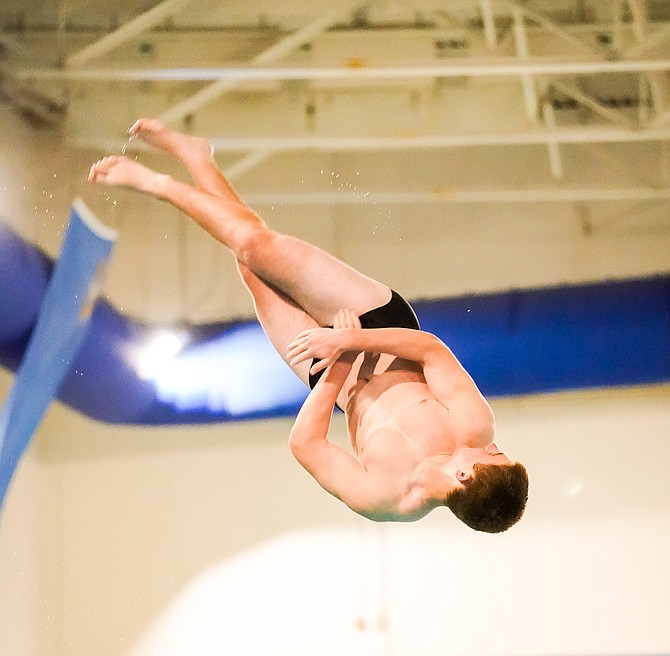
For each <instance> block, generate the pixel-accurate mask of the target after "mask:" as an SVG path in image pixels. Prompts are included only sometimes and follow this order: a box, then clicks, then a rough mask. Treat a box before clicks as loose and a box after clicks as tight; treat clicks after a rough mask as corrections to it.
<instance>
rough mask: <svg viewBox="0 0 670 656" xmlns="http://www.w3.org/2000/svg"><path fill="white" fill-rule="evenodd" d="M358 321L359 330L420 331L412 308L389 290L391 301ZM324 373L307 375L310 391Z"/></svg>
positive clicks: (363, 315)
mask: <svg viewBox="0 0 670 656" xmlns="http://www.w3.org/2000/svg"><path fill="white" fill-rule="evenodd" d="M359 319H360V322H361V328H411V329H412V330H421V328H420V327H419V320H418V319H417V318H416V314H414V310H413V309H412V306H411V305H410V304H409V303H408V302H407V301H406V300H405V299H404V298H403V297H402V296H401V295H400V294H398V293H397V292H395V291H393V290H391V300H390V301H389V302H388V303H387V304H386V305H382V306H381V307H378V308H375V309H374V310H370V311H369V312H364V313H363V314H361V316H360V317H359ZM318 361H319V360H318V358H314V360H312V366H313V365H314V364H315V363H316V362H318ZM324 371H325V370H323V371H319V372H318V373H317V374H310V375H309V387H310V389H314V386H315V385H316V384H317V382H318V381H319V378H321V376H322V375H323V373H324Z"/></svg>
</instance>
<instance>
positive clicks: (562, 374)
mask: <svg viewBox="0 0 670 656" xmlns="http://www.w3.org/2000/svg"><path fill="white" fill-rule="evenodd" d="M416 310H417V315H418V316H419V319H420V321H421V325H422V328H423V329H424V330H428V331H430V332H434V333H435V334H437V335H438V336H439V337H440V338H441V339H442V340H443V341H444V342H446V343H447V344H449V346H450V347H451V348H452V350H453V351H454V353H455V354H456V355H457V357H458V358H459V359H460V360H461V362H462V363H463V364H464V366H465V367H466V368H467V369H468V371H470V373H471V374H472V376H473V378H474V379H475V380H476V381H477V384H478V385H479V387H480V389H481V390H482V392H484V394H486V395H493V396H496V395H515V394H533V393H538V392H553V391H558V390H566V389H579V388H593V387H611V386H620V385H639V384H648V383H658V382H666V381H669V380H670V277H667V276H665V277H659V278H654V279H645V280H633V281H622V282H609V283H598V284H591V285H578V286H569V287H559V288H548V289H540V290H524V291H513V292H506V293H502V294H489V295H478V296H469V297H462V298H458V299H452V300H446V301H438V302H422V303H416Z"/></svg>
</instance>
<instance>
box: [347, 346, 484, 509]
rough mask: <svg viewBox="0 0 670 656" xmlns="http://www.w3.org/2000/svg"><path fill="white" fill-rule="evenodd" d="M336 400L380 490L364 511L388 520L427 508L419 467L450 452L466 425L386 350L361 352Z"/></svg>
mask: <svg viewBox="0 0 670 656" xmlns="http://www.w3.org/2000/svg"><path fill="white" fill-rule="evenodd" d="M338 400H339V405H340V407H342V408H345V412H346V421H347V428H348V432H349V438H350V440H351V447H352V450H353V452H354V454H355V456H356V458H357V459H358V461H359V462H360V463H361V464H362V465H363V466H364V467H365V469H366V470H367V471H368V472H369V473H370V474H371V475H374V476H376V477H377V478H378V486H379V489H380V491H381V494H380V500H379V502H380V503H379V505H378V507H377V508H371V509H369V510H368V511H366V512H365V513H362V514H364V515H365V516H366V517H368V518H369V519H374V520H386V521H388V520H394V521H414V520H416V519H419V518H421V517H423V516H425V515H426V514H428V512H430V511H431V510H432V509H433V508H434V507H435V503H434V502H433V503H428V502H427V501H426V500H425V499H424V498H423V494H422V491H423V487H422V485H421V484H420V483H421V480H420V479H421V473H422V472H421V470H422V467H424V466H425V465H426V463H427V462H429V461H430V460H431V459H435V458H436V457H439V456H440V455H443V454H447V453H451V452H453V451H454V450H455V449H456V448H457V447H458V446H459V442H460V441H461V439H462V432H463V430H464V429H465V430H466V431H467V426H463V425H461V422H460V421H459V420H458V417H455V416H454V414H453V413H452V411H451V410H450V408H449V407H447V406H446V405H444V404H443V403H442V402H440V401H438V400H437V399H436V398H435V396H434V395H433V393H432V392H431V390H430V388H429V387H428V385H427V384H426V380H425V378H424V376H423V373H422V372H421V368H420V367H419V366H418V365H417V364H416V363H413V362H410V361H408V360H401V359H399V358H394V357H392V356H389V355H385V354H382V355H381V356H377V357H375V358H373V357H372V356H370V355H369V354H367V355H366V360H363V356H362V355H361V356H359V358H358V359H357V361H356V363H355V364H354V366H353V367H352V371H351V373H350V374H349V377H348V378H347V381H346V382H345V384H344V386H343V388H342V391H341V393H340V396H339V399H338ZM490 437H491V436H490V435H482V436H481V438H480V440H481V442H482V443H483V444H486V443H488V441H490ZM475 439H477V438H476V437H475Z"/></svg>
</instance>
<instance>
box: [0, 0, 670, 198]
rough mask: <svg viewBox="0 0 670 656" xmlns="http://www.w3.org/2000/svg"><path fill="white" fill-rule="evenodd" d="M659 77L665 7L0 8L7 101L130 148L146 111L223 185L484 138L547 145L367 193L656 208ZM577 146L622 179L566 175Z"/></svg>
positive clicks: (667, 129) (40, 122) (492, 1)
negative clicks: (506, 161) (199, 145)
mask: <svg viewBox="0 0 670 656" xmlns="http://www.w3.org/2000/svg"><path fill="white" fill-rule="evenodd" d="M334 5H335V8H333V6H334ZM669 71H670V2H667V1H654V0H529V1H527V2H522V1H518V2H514V1H509V0H449V1H437V0H395V1H388V2H384V1H379V2H361V1H358V2H351V1H347V2H341V3H332V2H326V1H325V0H318V1H317V0H311V1H307V0H300V1H295V0H294V1H292V2H286V3H279V2H276V0H262V1H255V2H249V1H244V2H243V1H242V0H231V1H227V2H223V1H218V2H216V1H214V0H201V1H195V0H163V1H162V2H152V1H148V2H137V1H134V2H133V1H130V0H120V1H117V2H114V3H110V2H102V1H101V0H44V1H42V2H40V1H37V0H10V1H8V2H4V3H3V5H2V7H0V80H1V87H0V90H1V93H2V99H3V100H4V102H6V103H9V104H11V105H12V106H13V107H14V108H16V109H18V110H20V112H21V114H22V116H23V117H24V118H25V120H26V121H29V122H31V123H32V124H33V125H34V126H35V127H36V129H37V128H40V129H50V128H53V129H59V130H61V131H62V133H63V134H64V135H65V137H66V139H67V141H68V143H69V144H70V145H72V146H74V147H81V148H86V149H108V150H109V149H120V148H123V147H124V145H125V143H126V138H125V129H126V128H127V126H128V125H130V124H131V123H132V122H133V120H134V119H135V118H136V117H137V113H138V107H141V108H142V112H143V113H149V112H150V113H151V115H153V116H159V117H162V118H163V119H164V120H165V121H167V122H169V123H171V124H173V125H175V126H178V127H180V128H181V129H186V130H193V131H195V132H197V133H199V134H203V135H205V136H208V137H209V138H210V139H211V140H212V142H213V143H214V145H215V146H216V149H217V152H218V153H220V154H221V156H222V158H223V160H224V165H225V166H226V168H227V172H228V174H229V175H230V176H231V177H239V176H241V175H242V174H244V173H246V172H247V171H249V170H251V169H253V168H254V167H256V166H258V165H259V164H260V163H263V162H266V161H267V160H271V159H272V158H273V156H275V155H277V154H282V155H283V156H287V155H288V156H290V155H292V154H295V155H296V156H298V155H300V154H301V153H305V152H307V151H312V152H327V153H337V154H338V155H339V156H340V157H342V158H346V157H355V156H356V155H357V154H360V153H370V152H373V151H374V152H377V153H386V152H387V153H392V155H393V158H394V159H396V160H397V161H399V162H402V158H403V156H404V154H405V153H410V152H414V153H416V151H417V150H418V151H423V152H425V153H427V155H430V154H431V153H436V152H437V151H444V150H448V149H463V148H467V147H478V149H480V151H482V150H483V152H480V158H481V157H483V158H484V161H485V160H486V158H487V154H486V153H487V149H490V150H491V152H492V153H493V152H495V153H498V159H500V155H499V153H500V151H501V149H505V148H508V149H515V152H517V153H518V150H519V149H533V150H534V151H537V149H538V148H541V149H542V151H543V152H544V157H545V160H544V161H545V162H546V166H545V167H544V168H543V169H542V170H537V169H536V168H535V167H532V170H531V167H529V170H523V167H516V170H514V171H513V172H512V173H510V172H509V171H506V172H504V173H503V172H501V174H500V176H499V178H495V177H489V178H488V179H487V180H486V181H485V182H482V183H481V184H476V185H475V186H473V185H468V184H466V183H462V184H459V183H456V182H453V183H452V184H451V185H450V186H449V188H444V187H441V186H440V185H438V184H435V183H432V182H429V183H427V184H426V185H424V186H423V187H417V186H416V185H409V184H408V185H406V186H404V187H403V186H402V185H398V184H394V185H393V186H392V187H391V186H390V185H389V187H388V188H383V187H382V188H379V189H375V190H371V191H370V192H369V193H367V194H366V195H365V197H363V196H361V198H359V199H358V202H361V203H365V202H385V203H391V204H392V203H405V204H412V203H417V202H421V203H444V202H454V201H456V202H466V203H467V202H480V203H487V202H492V203H509V202H519V201H526V202H542V201H547V200H558V201H569V200H576V201H581V202H589V201H594V202H598V201H613V202H618V201H645V200H649V199H652V200H653V199H667V198H668V197H670V188H669V187H668V184H667V178H666V172H667V166H666V165H665V164H666V162H667V160H666V158H667V156H668V151H667V143H668V139H670V97H669V91H668V72H669ZM147 110H149V111H147ZM132 147H138V146H136V145H135V144H133V145H132ZM576 148H579V149H582V150H583V152H588V154H589V157H590V158H593V161H597V162H600V163H601V164H602V163H605V164H612V165H613V168H615V169H616V171H617V173H616V176H615V179H612V176H610V177H608V176H607V175H604V176H595V178H594V179H593V180H588V181H586V180H584V179H583V177H584V176H583V167H577V168H575V170H571V166H572V163H573V161H574V158H573V156H572V153H573V152H574V150H575V149H576ZM631 149H633V150H634V152H635V157H631V156H630V155H629V152H631ZM514 161H523V157H522V156H521V157H519V156H517V157H515V159H514ZM401 166H402V164H401ZM605 168H606V169H610V168H612V167H610V166H606V167H605ZM641 170H644V171H645V179H644V180H643V181H642V182H641V180H640V171H641ZM350 200H351V198H350V196H348V195H347V196H345V195H342V194H338V193H334V192H333V191H332V190H331V189H303V188H296V186H295V185H291V184H289V183H284V184H275V185H274V186H273V188H272V189H271V191H269V192H267V193H266V194H265V195H263V194H262V193H259V194H257V195H256V201H257V202H264V203H271V202H283V201H286V202H290V203H292V204H310V205H320V204H337V203H344V202H350Z"/></svg>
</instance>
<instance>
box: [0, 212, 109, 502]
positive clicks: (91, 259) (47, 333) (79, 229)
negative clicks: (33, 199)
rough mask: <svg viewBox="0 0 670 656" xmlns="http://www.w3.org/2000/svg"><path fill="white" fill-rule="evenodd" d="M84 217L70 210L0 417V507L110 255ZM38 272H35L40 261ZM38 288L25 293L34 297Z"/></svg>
mask: <svg viewBox="0 0 670 656" xmlns="http://www.w3.org/2000/svg"><path fill="white" fill-rule="evenodd" d="M87 212H88V211H87V210H86V208H85V207H84V206H83V204H81V203H79V204H78V205H77V206H75V207H73V209H72V213H71V217H70V223H69V226H68V229H67V233H66V235H65V240H64V242H63V247H62V251H61V256H60V258H59V260H58V262H57V263H56V265H55V267H54V270H53V274H52V276H51V277H50V280H49V285H48V287H47V288H46V291H45V294H44V298H43V301H42V307H41V310H40V312H39V315H38V317H37V320H36V325H35V328H34V330H33V331H32V335H31V338H30V341H29V343H28V347H27V349H26V351H25V354H24V357H23V360H22V362H21V365H20V366H19V368H18V371H17V374H16V377H15V380H14V384H13V386H12V388H11V390H10V392H9V395H8V397H7V399H6V400H5V404H4V406H3V408H2V410H1V411H0V504H1V503H2V501H3V500H4V496H5V492H6V490H7V486H8V485H9V482H10V480H11V477H12V475H13V473H14V470H15V468H16V465H17V463H18V461H19V458H20V457H21V455H22V454H23V452H24V451H25V449H26V447H27V446H28V443H29V441H30V438H31V437H32V434H33V432H34V431H35V429H36V428H37V426H38V425H39V423H40V421H41V419H42V416H43V415H44V412H45V411H46V409H47V407H48V406H49V404H50V403H51V401H52V400H53V399H54V397H55V395H56V392H57V390H58V387H59V385H60V382H61V380H62V379H63V376H64V375H65V374H66V372H67V371H68V369H70V365H71V363H72V360H73V357H74V355H75V354H76V352H77V350H78V348H79V345H80V344H81V342H82V340H83V338H84V334H85V331H86V327H87V326H88V323H89V318H90V315H91V311H92V309H93V303H94V301H95V298H96V296H97V292H98V289H99V283H100V277H101V273H102V270H103V267H102V265H103V264H104V263H105V261H106V259H107V257H108V256H109V253H110V250H111V246H112V243H113V241H112V240H110V239H109V238H103V237H101V236H100V235H99V234H96V233H94V232H92V231H91V229H90V228H89V226H88V225H87V223H85V222H84V221H88V222H89V223H90V222H91V217H90V216H87V217H82V213H87ZM38 266H40V269H41V262H40V261H38ZM33 283H34V284H36V285H38V286H39V288H41V283H42V278H41V276H40V275H36V276H35V277H34V278H33ZM39 288H38V289H37V290H35V289H31V290H30V291H31V292H32V293H33V294H35V293H37V292H39ZM31 298H32V296H31ZM5 307H7V306H5V305H4V302H3V308H5ZM4 312H5V310H3V313H4ZM26 316H27V313H26ZM24 322H25V318H23V317H22V319H21V322H19V323H17V326H18V330H12V331H11V333H9V335H10V337H12V336H14V335H15V334H16V333H17V332H18V333H21V332H23V331H25V326H24V325H22V324H23V323H24ZM75 375H77V374H76V372H75Z"/></svg>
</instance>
